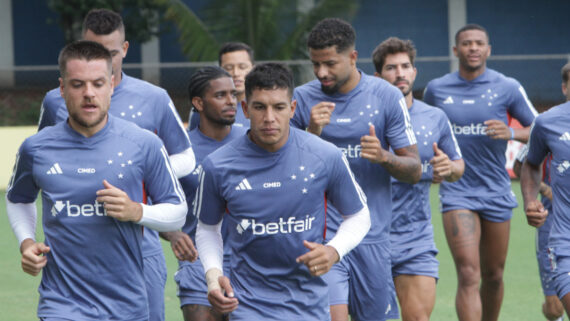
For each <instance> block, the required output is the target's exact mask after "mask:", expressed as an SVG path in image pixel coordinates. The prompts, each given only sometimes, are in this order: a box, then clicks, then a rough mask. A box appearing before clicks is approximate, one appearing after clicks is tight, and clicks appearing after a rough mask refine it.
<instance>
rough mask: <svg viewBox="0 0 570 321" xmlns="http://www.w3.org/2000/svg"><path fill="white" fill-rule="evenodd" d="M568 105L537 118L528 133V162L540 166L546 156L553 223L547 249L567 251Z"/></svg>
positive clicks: (569, 190)
mask: <svg viewBox="0 0 570 321" xmlns="http://www.w3.org/2000/svg"><path fill="white" fill-rule="evenodd" d="M568 124H570V102H566V103H564V104H561V105H558V106H555V107H552V108H551V109H549V110H548V111H546V112H544V113H542V114H540V115H539V116H538V117H537V118H536V120H535V122H534V125H533V127H532V129H531V132H530V140H529V144H528V155H527V162H529V163H530V164H533V165H536V166H540V163H541V162H542V161H543V160H544V158H545V157H546V156H547V155H548V153H551V154H552V160H551V162H550V180H551V187H552V198H553V202H552V203H553V204H552V208H553V211H554V221H553V223H552V229H551V230H550V239H549V242H548V246H549V247H557V246H560V247H568V244H569V242H570V233H569V232H570V169H569V168H570V128H569V127H568Z"/></svg>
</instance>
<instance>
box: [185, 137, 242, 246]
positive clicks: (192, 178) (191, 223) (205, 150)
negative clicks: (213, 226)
mask: <svg viewBox="0 0 570 321" xmlns="http://www.w3.org/2000/svg"><path fill="white" fill-rule="evenodd" d="M246 131H247V130H246V129H244V128H243V127H233V126H232V130H231V131H230V133H229V134H228V135H227V136H226V137H225V138H224V139H222V140H221V141H217V140H215V139H213V138H210V137H208V136H206V135H204V134H203V133H202V132H201V131H200V130H199V129H198V128H196V129H193V130H191V131H190V133H189V136H190V139H191V141H192V142H194V145H193V150H194V156H195V157H196V168H195V169H194V171H192V173H190V174H188V175H186V176H184V177H182V178H181V179H180V185H181V186H182V188H183V189H184V193H185V195H186V201H187V202H188V203H187V204H188V215H187V216H186V223H184V227H183V228H182V231H183V232H184V233H186V234H188V235H189V236H190V238H191V239H192V242H194V244H196V239H195V237H196V226H197V224H198V220H197V219H196V217H195V216H194V213H193V207H194V204H193V203H194V197H195V195H196V189H197V188H198V177H199V175H200V173H202V161H203V160H204V158H206V156H208V155H210V154H211V153H212V152H214V151H215V150H217V149H218V148H220V147H222V146H224V145H225V144H227V143H229V142H231V141H232V140H234V139H236V138H238V137H240V136H244V135H245V133H246Z"/></svg>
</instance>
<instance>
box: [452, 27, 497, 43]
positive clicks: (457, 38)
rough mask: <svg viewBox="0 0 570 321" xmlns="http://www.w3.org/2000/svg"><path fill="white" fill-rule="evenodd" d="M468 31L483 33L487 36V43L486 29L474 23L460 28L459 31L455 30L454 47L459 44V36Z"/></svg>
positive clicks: (487, 34)
mask: <svg viewBox="0 0 570 321" xmlns="http://www.w3.org/2000/svg"><path fill="white" fill-rule="evenodd" d="M468 30H479V31H483V32H484V33H485V35H486V36H487V42H489V33H488V32H487V29H485V28H483V26H481V25H478V24H476V23H470V24H468V25H465V26H463V27H461V29H459V30H457V32H456V33H455V45H457V43H458V42H459V34H461V33H462V32H464V31H468Z"/></svg>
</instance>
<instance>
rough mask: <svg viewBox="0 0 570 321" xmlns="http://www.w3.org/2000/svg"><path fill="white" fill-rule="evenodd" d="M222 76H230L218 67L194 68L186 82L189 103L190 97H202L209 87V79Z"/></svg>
mask: <svg viewBox="0 0 570 321" xmlns="http://www.w3.org/2000/svg"><path fill="white" fill-rule="evenodd" d="M222 77H228V78H231V76H230V74H229V73H228V72H227V71H225V70H223V69H222V68H220V67H213V66H208V67H204V68H200V69H198V70H196V72H194V73H193V74H192V77H190V83H189V84H188V97H189V98H190V104H192V98H194V97H200V98H201V97H204V93H205V92H206V90H207V89H208V88H210V81H212V80H215V79H218V78H222ZM192 107H194V106H192Z"/></svg>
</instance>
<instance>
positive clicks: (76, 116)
mask: <svg viewBox="0 0 570 321" xmlns="http://www.w3.org/2000/svg"><path fill="white" fill-rule="evenodd" d="M69 117H70V118H71V119H73V121H74V122H76V123H77V124H79V125H80V126H81V127H84V128H93V127H95V126H97V125H99V124H101V123H102V122H103V121H104V120H105V119H106V117H107V113H101V114H99V117H97V118H96V119H95V120H93V121H91V122H89V121H87V120H84V119H82V118H81V117H79V114H78V113H71V114H69Z"/></svg>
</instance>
